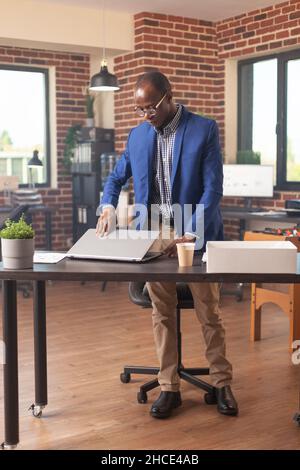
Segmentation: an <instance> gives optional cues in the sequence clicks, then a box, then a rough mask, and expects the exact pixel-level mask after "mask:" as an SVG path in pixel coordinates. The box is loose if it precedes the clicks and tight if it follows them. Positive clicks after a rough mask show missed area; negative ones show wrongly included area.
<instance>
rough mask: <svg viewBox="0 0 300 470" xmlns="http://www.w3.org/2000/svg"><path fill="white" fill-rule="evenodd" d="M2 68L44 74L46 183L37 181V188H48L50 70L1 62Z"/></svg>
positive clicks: (49, 165)
mask: <svg viewBox="0 0 300 470" xmlns="http://www.w3.org/2000/svg"><path fill="white" fill-rule="evenodd" d="M0 70H15V71H22V72H37V73H42V74H43V75H44V80H45V82H44V83H45V123H46V129H45V137H46V143H45V161H46V181H45V182H44V183H35V187H36V188H48V187H50V186H51V144H50V98H49V96H50V90H49V70H48V69H47V68H43V67H32V66H28V67H27V66H26V65H14V64H9V65H8V64H1V63H0ZM19 187H20V188H28V187H29V183H27V184H26V183H20V184H19Z"/></svg>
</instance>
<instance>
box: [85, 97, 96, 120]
mask: <svg viewBox="0 0 300 470" xmlns="http://www.w3.org/2000/svg"><path fill="white" fill-rule="evenodd" d="M94 101H95V98H94V96H92V95H90V94H89V92H88V91H87V92H86V96H85V106H86V117H87V118H93V117H94Z"/></svg>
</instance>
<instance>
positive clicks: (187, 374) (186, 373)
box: [120, 282, 217, 405]
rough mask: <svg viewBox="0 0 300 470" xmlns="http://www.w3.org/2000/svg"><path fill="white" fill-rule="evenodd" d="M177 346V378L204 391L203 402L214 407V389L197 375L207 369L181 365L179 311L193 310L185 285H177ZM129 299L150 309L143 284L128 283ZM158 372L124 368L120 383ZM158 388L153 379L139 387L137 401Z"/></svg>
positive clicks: (137, 367)
mask: <svg viewBox="0 0 300 470" xmlns="http://www.w3.org/2000/svg"><path fill="white" fill-rule="evenodd" d="M177 297H178V304H177V312H176V317H177V345H178V369H177V370H178V374H179V377H180V378H181V379H183V380H186V381H187V382H189V383H191V384H192V385H195V386H196V387H198V388H200V389H202V390H205V391H206V393H205V395H204V400H205V402H206V403H207V404H208V405H214V404H216V403H217V399H216V393H215V388H214V387H213V386H212V385H210V384H208V383H206V382H204V381H203V380H201V379H199V378H198V377H197V376H198V375H209V369H208V368H207V367H199V368H198V367H197V368H195V367H193V368H185V367H184V366H183V364H182V348H181V330H180V316H181V309H188V308H189V309H192V308H194V302H193V297H192V294H191V291H190V289H189V287H188V286H187V284H184V283H178V284H177ZM129 298H130V300H131V301H132V302H133V303H135V304H136V305H140V306H141V307H143V308H152V304H151V300H150V297H149V294H148V291H147V288H146V286H145V283H144V282H130V283H129ZM158 372H159V368H158V367H146V366H125V367H124V371H123V372H122V373H121V375H120V379H121V382H123V383H128V382H130V379H131V374H148V375H157V374H158ZM158 386H159V383H158V380H157V379H154V380H151V381H150V382H147V383H145V384H144V385H142V386H141V387H140V390H139V392H138V394H137V400H138V402H139V403H146V402H147V392H149V391H150V390H152V389H153V388H156V387H158Z"/></svg>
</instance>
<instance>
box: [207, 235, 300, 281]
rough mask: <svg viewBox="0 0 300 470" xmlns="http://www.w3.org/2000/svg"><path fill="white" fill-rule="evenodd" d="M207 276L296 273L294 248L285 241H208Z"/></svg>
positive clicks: (295, 249)
mask: <svg viewBox="0 0 300 470" xmlns="http://www.w3.org/2000/svg"><path fill="white" fill-rule="evenodd" d="M206 250H207V272H208V273H266V274H267V273H292V274H294V273H296V272H297V248H296V247H295V245H293V243H291V242H289V241H209V242H207V245H206Z"/></svg>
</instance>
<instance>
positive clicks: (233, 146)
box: [225, 59, 238, 163]
mask: <svg viewBox="0 0 300 470" xmlns="http://www.w3.org/2000/svg"><path fill="white" fill-rule="evenodd" d="M237 86H238V71H237V60H235V59H227V60H226V61H225V163H235V162H236V152H237V114H238V113H237V108H238V96H237V95H238V91H237V90H238V89H237Z"/></svg>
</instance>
